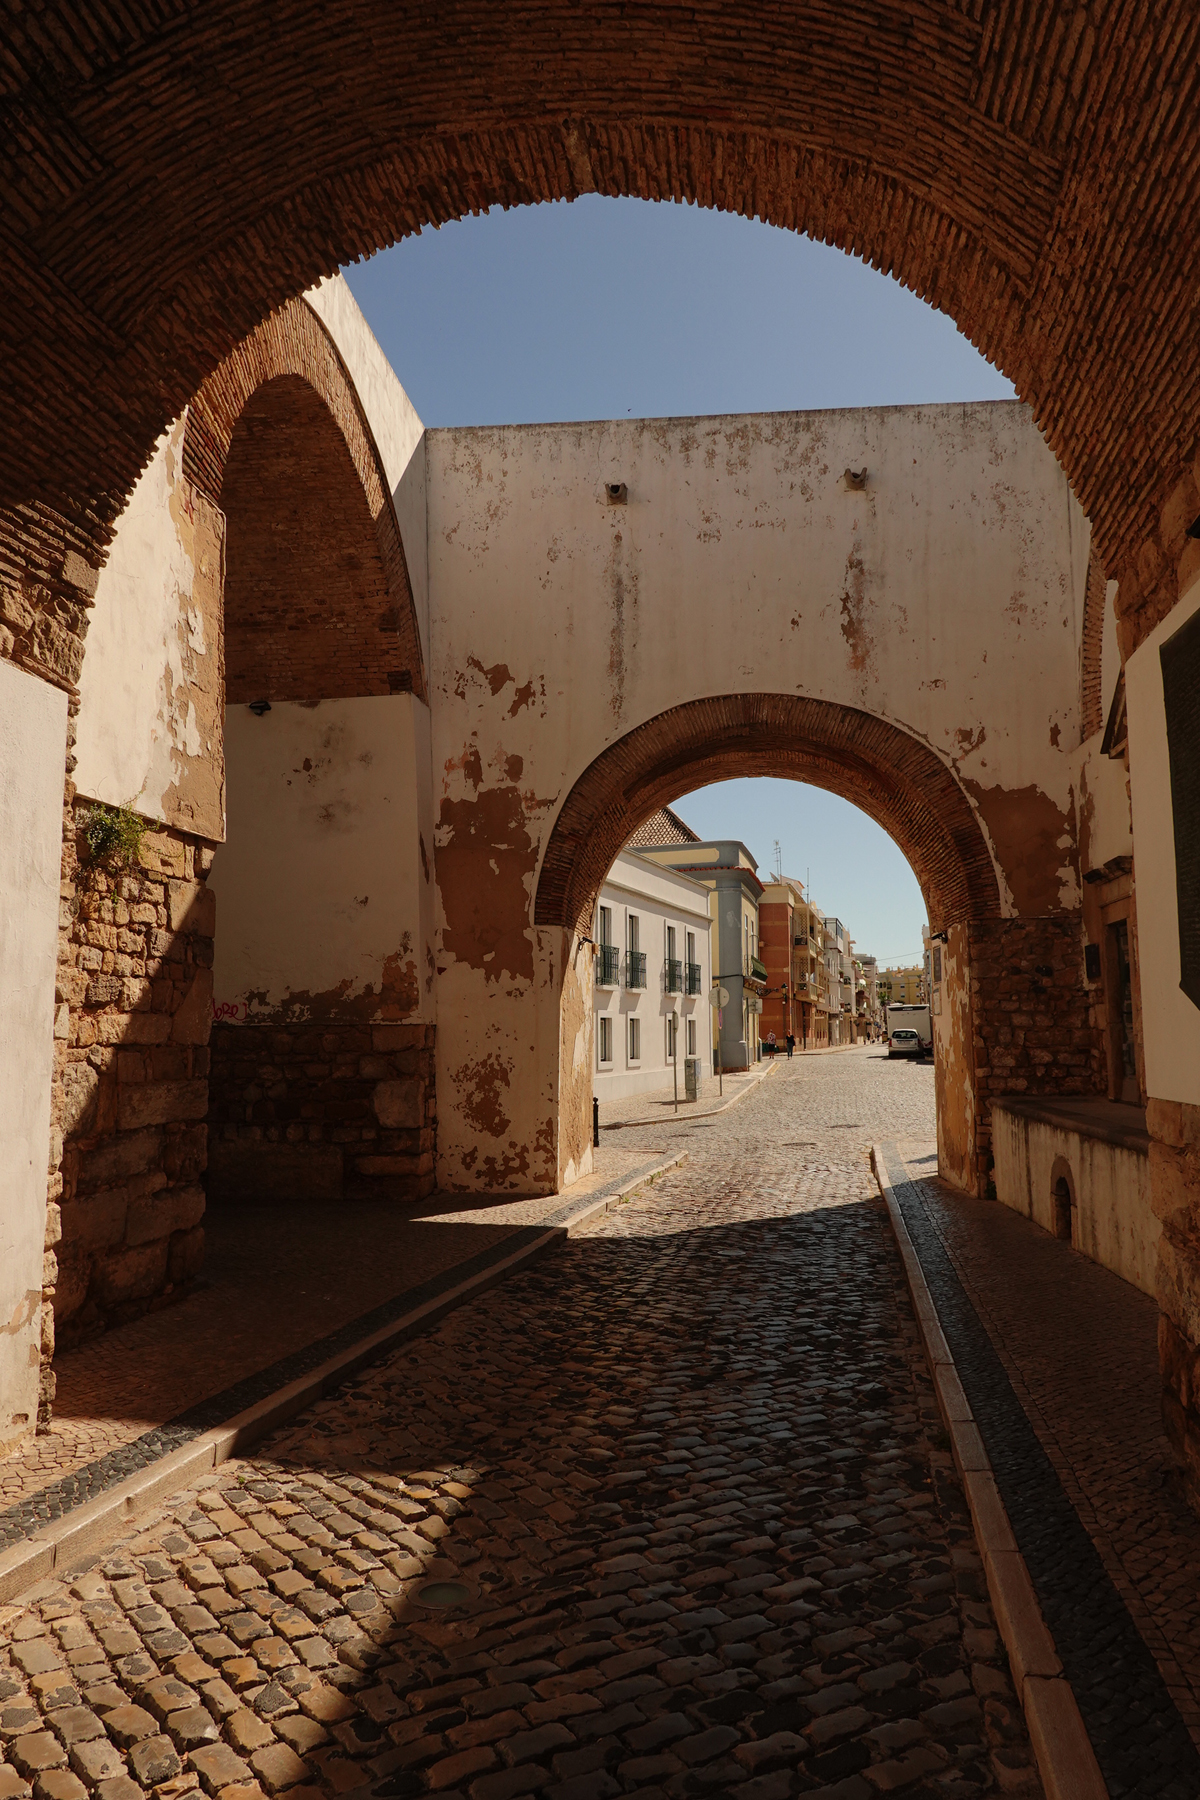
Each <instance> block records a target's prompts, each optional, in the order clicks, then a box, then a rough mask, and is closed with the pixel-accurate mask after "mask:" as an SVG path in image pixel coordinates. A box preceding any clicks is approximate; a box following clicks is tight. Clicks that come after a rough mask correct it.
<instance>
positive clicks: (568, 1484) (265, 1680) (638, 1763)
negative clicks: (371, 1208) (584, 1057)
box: [0, 1152, 1040, 1800]
mask: <svg viewBox="0 0 1200 1800" xmlns="http://www.w3.org/2000/svg"><path fill="white" fill-rule="evenodd" d="M870 1191H871V1189H870V1182H869V1178H868V1177H867V1175H866V1172H865V1168H864V1167H863V1166H862V1165H861V1164H860V1165H859V1166H857V1167H852V1166H850V1165H846V1166H845V1167H843V1168H841V1169H838V1170H832V1169H823V1170H819V1171H817V1172H816V1174H815V1175H814V1172H813V1171H812V1169H811V1168H810V1169H803V1168H802V1167H798V1165H797V1164H796V1163H795V1161H794V1160H790V1161H789V1160H788V1158H787V1157H785V1156H784V1155H783V1154H781V1153H779V1152H772V1153H770V1154H769V1155H766V1156H764V1157H763V1158H762V1159H761V1160H760V1163H759V1166H758V1167H757V1168H756V1169H755V1170H754V1172H753V1180H752V1181H749V1180H748V1179H747V1171H746V1169H745V1168H743V1169H741V1170H740V1171H736V1172H734V1173H733V1174H731V1172H730V1170H729V1168H728V1166H727V1165H726V1164H725V1163H724V1162H722V1164H721V1165H720V1168H719V1170H714V1171H711V1172H710V1173H709V1174H708V1175H707V1176H703V1175H697V1174H696V1173H694V1172H693V1171H691V1170H689V1171H685V1172H682V1173H679V1174H675V1175H671V1176H668V1177H666V1178H664V1180H663V1181H662V1182H661V1183H660V1184H659V1185H658V1187H657V1188H656V1189H655V1190H654V1192H653V1194H652V1196H648V1197H644V1198H639V1199H637V1200H635V1201H634V1202H632V1203H630V1204H629V1205H628V1206H625V1207H622V1208H620V1209H619V1210H618V1211H617V1212H615V1213H613V1214H611V1215H609V1216H608V1217H607V1218H606V1219H605V1220H604V1221H603V1222H602V1223H601V1224H599V1225H598V1226H596V1227H595V1228H594V1229H591V1230H589V1232H588V1233H587V1234H585V1235H583V1236H582V1237H581V1238H579V1239H577V1240H573V1241H572V1243H571V1244H570V1245H568V1246H567V1247H566V1248H565V1249H564V1250H563V1251H562V1252H561V1254H560V1255H559V1256H558V1257H556V1258H555V1259H554V1261H553V1262H552V1263H547V1264H545V1265H539V1266H537V1267H535V1268H532V1269H530V1270H528V1271H526V1272H524V1273H523V1274H521V1275H520V1276H518V1277H516V1278H513V1279H511V1280H510V1281H508V1282H507V1283H505V1285H504V1286H503V1287H502V1288H498V1289H495V1290H493V1291H492V1292H491V1293H489V1294H487V1295H486V1296H484V1297H482V1298H481V1299H480V1300H478V1301H477V1302H475V1303H474V1304H472V1305H471V1306H470V1307H468V1308H463V1309H462V1310H461V1311H459V1312H457V1313H455V1314H454V1315H452V1316H451V1317H450V1318H448V1319H447V1320H445V1321H444V1322H443V1323H442V1324H441V1325H440V1326H439V1327H438V1329H437V1330H436V1331H433V1332H431V1333H429V1334H428V1336H426V1337H424V1338H421V1339H419V1340H414V1341H413V1342H412V1343H410V1344H407V1345H405V1346H404V1347H403V1348H402V1349H400V1350H399V1351H398V1352H396V1353H395V1354H393V1355H392V1356H391V1357H390V1358H389V1359H388V1360H387V1361H386V1362H384V1363H381V1364H379V1365H378V1366H376V1367H375V1368H373V1369H371V1370H370V1371H368V1372H367V1373H365V1374H364V1375H362V1376H360V1377H359V1378H358V1379H357V1380H356V1381H354V1382H353V1383H350V1384H348V1385H347V1387H346V1388H345V1389H343V1390H342V1391H341V1392H340V1393H339V1394H338V1395H336V1396H332V1397H331V1398H330V1399H329V1400H327V1401H325V1402H322V1403H321V1404H320V1405H318V1406H317V1407H315V1408H314V1409H313V1410H312V1412H311V1413H310V1414H308V1415H307V1416H306V1417H305V1418H304V1419H303V1420H302V1421H300V1422H298V1423H296V1424H293V1425H290V1426H288V1427H286V1428H285V1429H284V1430H282V1431H281V1432H280V1433H278V1434H277V1435H276V1437H275V1438H274V1439H273V1440H271V1441H270V1442H268V1443H267V1444H266V1445H265V1446H264V1450H263V1454H262V1455H261V1456H259V1457H256V1458H255V1459H254V1460H253V1461H252V1462H245V1463H241V1464H234V1465H229V1466H227V1467H226V1468H224V1469H222V1470H221V1471H220V1473H219V1476H218V1477H216V1478H214V1480H213V1482H212V1483H211V1484H208V1485H206V1486H205V1487H204V1488H203V1489H201V1490H198V1491H196V1492H194V1493H192V1494H189V1495H184V1496H182V1497H181V1498H180V1499H179V1501H178V1502H177V1503H176V1504H174V1505H172V1507H171V1508H170V1509H169V1511H168V1512H167V1513H166V1514H165V1515H164V1516H163V1518H162V1519H161V1520H160V1521H158V1522H155V1523H152V1524H151V1525H150V1526H149V1527H147V1529H146V1530H144V1531H143V1532H141V1533H139V1534H138V1536H137V1537H135V1538H133V1539H132V1540H130V1541H129V1542H128V1543H127V1544H125V1545H124V1546H121V1547H120V1548H119V1549H118V1550H117V1551H116V1552H114V1553H113V1554H112V1555H110V1556H109V1557H108V1558H107V1559H106V1560H105V1561H104V1562H103V1563H102V1565H101V1568H100V1570H99V1571H98V1572H97V1573H94V1574H92V1575H89V1576H85V1577H83V1578H82V1580H81V1581H80V1582H78V1583H76V1584H75V1586H74V1588H73V1590H70V1591H68V1589H67V1588H65V1587H64V1586H62V1585H61V1584H48V1585H47V1586H46V1588H45V1589H44V1590H42V1591H41V1592H40V1594H39V1595H38V1596H35V1604H34V1605H32V1606H31V1607H30V1608H29V1609H28V1610H27V1611H25V1612H23V1613H21V1614H20V1615H19V1616H18V1617H17V1618H16V1619H15V1620H13V1621H12V1622H11V1625H10V1631H9V1638H10V1649H9V1652H8V1656H7V1669H6V1670H0V1697H3V1700H4V1704H3V1707H2V1708H0V1733H5V1734H7V1737H6V1754H7V1758H8V1762H7V1765H6V1769H8V1768H11V1770H12V1771H13V1781H12V1782H11V1783H10V1785H9V1786H8V1787H3V1786H0V1796H3V1795H13V1796H16V1795H18V1794H20V1793H22V1792H24V1791H27V1788H28V1784H29V1783H30V1782H31V1781H32V1780H34V1779H38V1778H39V1777H38V1769H39V1768H52V1767H54V1766H56V1761H55V1759H57V1766H59V1767H63V1768H65V1765H66V1763H67V1762H68V1761H69V1762H70V1764H71V1767H72V1769H74V1770H76V1772H77V1774H78V1776H79V1780H80V1781H82V1783H83V1788H93V1787H95V1786H96V1784H97V1782H98V1781H99V1780H100V1777H99V1776H98V1775H97V1774H95V1770H98V1769H99V1768H100V1767H103V1768H104V1769H105V1770H106V1771H107V1772H108V1773H107V1775H106V1776H105V1780H111V1779H113V1778H115V1777H116V1776H118V1775H121V1776H124V1775H126V1774H128V1776H129V1777H130V1780H129V1781H128V1783H127V1788H126V1789H120V1790H118V1789H117V1788H115V1787H113V1788H107V1789H105V1791H103V1792H102V1793H100V1795H99V1800H134V1796H135V1793H136V1789H135V1786H134V1784H135V1783H136V1784H138V1785H139V1786H140V1787H142V1788H146V1787H154V1788H155V1789H157V1790H158V1791H159V1792H160V1793H162V1796H163V1800H176V1797H177V1796H178V1794H179V1793H180V1792H181V1791H182V1790H181V1789H180V1788H179V1787H177V1786H175V1785H173V1784H174V1783H176V1781H177V1780H178V1778H179V1777H180V1775H181V1772H182V1775H183V1779H184V1780H185V1781H186V1778H187V1772H188V1771H190V1772H191V1773H193V1774H194V1775H195V1776H196V1777H197V1778H198V1780H199V1782H200V1783H201V1784H202V1786H203V1787H204V1788H205V1789H206V1790H207V1792H208V1793H209V1794H211V1795H214V1796H216V1797H217V1800H251V1797H252V1796H254V1795H256V1794H257V1793H258V1791H260V1789H262V1790H265V1791H267V1792H269V1793H271V1794H274V1793H278V1792H282V1791H284V1790H287V1791H289V1792H290V1793H291V1794H292V1795H293V1800H301V1797H302V1796H312V1795H315V1794H316V1793H321V1794H323V1795H326V1796H333V1795H339V1794H343V1793H347V1792H351V1793H355V1794H359V1793H361V1794H362V1795H364V1796H365V1795H366V1794H367V1793H370V1794H372V1795H374V1796H377V1797H378V1800H404V1797H405V1796H408V1795H418V1794H424V1793H426V1792H436V1793H439V1794H442V1795H444V1796H447V1797H449V1796H460V1795H462V1796H469V1800H508V1797H509V1796H516V1795H523V1794H542V1795H546V1796H550V1797H553V1800H604V1797H606V1796H616V1795H620V1794H625V1793H629V1794H633V1793H636V1794H639V1795H641V1796H642V1797H643V1800H652V1797H665V1796H670V1797H676V1796H678V1797H683V1796H690V1795H696V1796H703V1795H706V1794H712V1795H723V1794H735V1795H737V1796H738V1797H739V1800H787V1797H790V1796H792V1795H799V1794H816V1795H821V1796H824V1797H825V1800H834V1797H835V1796H836V1800H873V1797H874V1796H876V1795H878V1794H880V1793H887V1792H892V1791H903V1792H904V1793H905V1794H906V1795H914V1796H934V1795H936V1796H939V1797H942V1800H945V1797H956V1800H958V1797H961V1800H968V1797H970V1796H975V1795H981V1794H984V1793H987V1792H992V1791H995V1790H997V1789H1000V1790H1001V1791H1005V1792H1009V1793H1022V1794H1029V1795H1036V1794H1037V1793H1038V1792H1039V1791H1040V1790H1039V1787H1038V1784H1037V1779H1036V1776H1035V1774H1034V1772H1033V1770H1032V1767H1031V1763H1030V1756H1029V1747H1028V1743H1027V1740H1026V1738H1025V1734H1024V1724H1023V1720H1022V1719H1021V1716H1020V1711H1019V1708H1018V1707H1017V1706H1016V1703H1015V1701H1014V1699H1013V1696H1012V1692H1011V1689H1010V1686H1009V1683H1008V1678H1007V1672H1006V1668H1005V1663H1004V1657H1003V1653H1002V1651H1001V1650H1000V1647H999V1644H998V1641H997V1637H996V1633H995V1628H994V1621H993V1619H992V1615H991V1611H990V1608H989V1605H988V1602H987V1596H986V1590H985V1586H984V1582H983V1577H982V1573H981V1569H980V1564H979V1558H978V1555H977V1553H976V1548H975V1544H974V1539H973V1537H972V1533H971V1529H970V1524H969V1520H968V1517H967V1513H966V1508H965V1504H964V1501H963V1497H962V1494H961V1490H960V1489H959V1487H958V1485H957V1482H956V1480H955V1477H954V1471H953V1467H952V1464H951V1461H950V1458H949V1456H948V1454H947V1452H946V1450H945V1448H944V1445H942V1444H941V1443H939V1438H940V1432H939V1427H938V1421H937V1411H936V1406H935V1403H934V1400H933V1397H932V1390H931V1386H930V1383H929V1379H928V1374H927V1371H926V1369H925V1365H924V1362H923V1359H922V1357H921V1353H920V1349H919V1343H918V1339H917V1334H916V1329H915V1324H914V1321H913V1318H912V1315H911V1311H910V1308H909V1305H908V1301H907V1295H906V1294H905V1292H904V1290H903V1286H902V1278H901V1273H900V1267H899V1261H898V1258H897V1256H896V1253H895V1249H894V1245H893V1243H892V1240H891V1237H890V1234H889V1232H888V1229H887V1225H886V1220H885V1218H884V1217H883V1216H882V1212H881V1209H880V1208H879V1207H878V1206H872V1205H870V1204H863V1202H864V1201H866V1200H868V1198H869V1195H870ZM431 1579H436V1580H437V1581H439V1582H460V1583H461V1584H462V1585H463V1586H464V1587H465V1588H466V1590H467V1597H466V1600H465V1602H464V1603H463V1604H462V1605H461V1606H460V1607H459V1608H458V1610H457V1611H450V1612H443V1611H438V1610H435V1609H432V1608H431V1607H429V1606H427V1605H426V1604H424V1603H423V1601H422V1590H423V1587H424V1584H425V1583H427V1582H428V1581H430V1580H431ZM168 1678H169V1679H168ZM134 1715H138V1717H136V1718H135V1717H134ZM185 1715H186V1717H185ZM141 1721H145V1723H144V1724H143V1723H142V1722H141ZM138 1732H140V1733H141V1734H142V1735H141V1736H140V1737H139V1736H136V1735H135V1734H136V1733H138ZM73 1733H75V1734H77V1735H76V1736H72V1734H73ZM34 1739H38V1740H39V1741H40V1743H41V1748H40V1749H39V1748H38V1745H37V1744H35V1743H34V1741H33V1740H34ZM89 1744H90V1745H94V1746H97V1748H95V1749H94V1751H89V1752H88V1754H87V1755H85V1754H84V1749H81V1748H79V1746H80V1745H83V1746H84V1748H86V1746H87V1745H89ZM146 1746H154V1748H147V1747H146ZM102 1753H103V1754H102ZM43 1754H44V1755H45V1757H46V1758H48V1759H49V1760H48V1761H47V1762H45V1763H42V1764H38V1762H37V1758H38V1757H39V1756H41V1755H43ZM89 1756H90V1757H91V1761H90V1762H89V1760H88V1758H89ZM3 1772H4V1771H0V1773H3ZM164 1784H167V1787H166V1789H165V1791H164ZM43 1787H45V1784H44V1783H43ZM83 1788H80V1789H79V1790H78V1792H76V1793H75V1794H74V1795H73V1794H72V1792H71V1790H69V1789H63V1790H62V1791H61V1792H60V1791H59V1790H58V1789H57V1788H55V1789H53V1791H50V1789H49V1788H47V1789H46V1791H45V1793H42V1792H41V1790H39V1797H38V1800H81V1795H82V1791H83Z"/></svg>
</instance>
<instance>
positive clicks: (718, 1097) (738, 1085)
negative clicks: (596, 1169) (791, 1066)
mask: <svg viewBox="0 0 1200 1800" xmlns="http://www.w3.org/2000/svg"><path fill="white" fill-rule="evenodd" d="M773 1060H774V1059H770V1058H767V1057H764V1058H763V1060H762V1062H761V1063H756V1064H755V1065H754V1067H753V1068H752V1069H738V1070H736V1071H730V1072H729V1073H728V1074H726V1075H724V1076H722V1077H721V1078H719V1079H718V1077H717V1076H716V1075H706V1076H705V1077H704V1080H703V1081H702V1082H701V1083H700V1090H699V1095H698V1098H697V1099H695V1100H685V1099H684V1097H683V1086H682V1082H681V1083H680V1088H679V1095H678V1100H679V1110H678V1114H677V1113H676V1110H675V1100H676V1095H675V1089H674V1087H664V1088H655V1090H654V1091H653V1093H649V1094H629V1095H627V1096H626V1098H625V1099H623V1100H602V1101H601V1102H600V1129H601V1131H602V1132H603V1131H619V1130H622V1129H623V1128H624V1127H626V1126H629V1125H657V1124H671V1123H675V1122H676V1121H677V1122H678V1123H679V1124H684V1123H685V1122H686V1121H688V1120H690V1119H707V1118H710V1117H711V1116H712V1114H713V1113H717V1112H723V1111H724V1109H725V1108H726V1107H727V1106H732V1105H733V1103H734V1101H735V1100H740V1099H741V1098H742V1096H743V1095H744V1094H748V1093H750V1092H752V1090H753V1089H754V1088H756V1087H757V1086H758V1085H759V1083H760V1082H762V1081H764V1080H765V1079H766V1077H767V1076H768V1075H769V1074H770V1073H771V1067H772V1062H773ZM781 1060H783V1061H786V1060H787V1059H786V1057H784V1058H782V1059H781ZM603 1141H604V1140H603V1139H601V1143H602V1144H603Z"/></svg>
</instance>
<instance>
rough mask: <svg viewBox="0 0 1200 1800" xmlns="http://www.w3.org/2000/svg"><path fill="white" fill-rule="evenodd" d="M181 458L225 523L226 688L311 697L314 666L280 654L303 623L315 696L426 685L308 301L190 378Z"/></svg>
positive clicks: (397, 540)
mask: <svg viewBox="0 0 1200 1800" xmlns="http://www.w3.org/2000/svg"><path fill="white" fill-rule="evenodd" d="M183 469H184V473H185V475H187V476H188V478H189V480H190V481H191V482H192V483H193V485H194V486H195V487H197V488H199V489H200V490H201V492H203V493H204V494H206V495H207V496H208V498H209V499H210V500H213V501H214V502H215V503H216V504H217V505H218V506H220V507H221V508H222V510H223V511H224V512H225V513H226V515H227V517H228V520H229V531H230V545H229V550H230V554H229V559H228V575H227V582H226V627H227V633H228V634H229V635H228V642H227V655H226V663H227V671H226V673H227V682H228V687H229V697H230V699H232V700H243V699H245V700H249V699H253V698H255V697H256V696H257V692H258V689H259V688H261V689H262V691H263V693H264V695H265V697H268V698H276V699H310V698H317V697H318V696H317V695H316V694H314V693H312V692H311V691H310V690H311V677H310V676H308V675H307V674H306V673H305V671H304V669H302V668H301V667H299V666H296V665H295V664H294V662H293V663H290V664H289V662H288V661H287V653H288V652H289V651H290V650H291V648H293V647H294V644H295V641H296V640H297V638H298V636H301V635H302V636H304V637H305V639H306V641H307V648H308V650H309V651H310V653H311V659H318V660H319V659H320V658H321V656H322V654H323V651H322V640H324V643H325V646H326V647H327V651H328V654H330V655H333V656H334V658H335V660H334V662H333V663H330V662H328V661H326V663H325V668H324V677H323V679H324V684H325V692H324V693H323V694H322V695H321V696H319V697H323V698H334V697H336V696H340V695H342V694H349V693H356V694H374V693H382V694H386V693H391V692H397V691H404V692H408V691H412V692H414V693H416V694H417V695H419V696H420V697H421V698H422V699H424V698H425V675H424V668H423V665H422V659H421V642H420V637H419V634H418V630H417V619H416V611H415V608H414V605H413V597H412V587H411V584H410V582H409V577H408V564H407V562H406V560H405V555H404V545H403V542H402V541H401V537H400V527H399V525H398V523H397V520H396V511H395V508H394V506H393V505H392V497H391V491H390V488H389V484H388V480H387V475H386V472H385V471H384V468H383V463H382V459H381V458H380V454H379V450H378V448H377V446H376V444H375V439H374V437H373V435H372V432H371V428H370V426H369V424H368V423H367V420H366V417H365V415H364V413H363V410H362V404H361V402H360V400H359V398H358V395H357V393H356V391H355V388H354V384H353V382H352V381H351V379H350V376H349V374H348V372H347V370H346V367H345V364H344V363H343V362H342V359H341V357H340V356H339V354H338V351H337V347H336V346H335V344H334V342H333V340H332V338H331V337H330V336H329V333H328V332H327V331H326V329H325V327H324V325H323V324H322V323H321V321H320V319H318V318H317V316H316V314H315V313H314V312H313V310H312V308H311V307H309V306H307V305H306V304H305V303H304V301H302V300H293V301H290V302H289V303H288V304H287V305H285V306H284V307H282V308H281V309H280V311H279V312H277V313H274V314H273V315H272V316H271V317H270V318H269V319H267V320H266V321H265V322H264V323H263V324H261V325H260V326H259V327H258V329H257V330H255V331H253V332H251V334H250V336H249V337H248V338H246V339H245V340H244V341H243V342H242V343H240V344H238V345H237V346H236V348H235V349H234V350H233V351H232V352H231V353H230V355H229V356H227V357H226V358H225V360H224V361H223V362H222V363H221V364H220V366H219V367H218V368H216V369H215V370H214V371H213V373H212V374H211V375H210V376H209V378H208V380H207V381H206V382H205V383H204V385H203V386H202V387H201V389H200V391H199V392H198V393H197V394H196V396H195V398H194V399H193V400H192V401H191V403H190V404H189V406H188V410H187V423H186V427H185V431H184V439H183ZM239 536H240V541H239ZM298 625H300V626H301V627H302V630H301V632H299V633H298V631H297V626H298ZM289 638H290V639H291V640H292V642H291V643H290V644H289ZM335 643H336V646H337V647H336V650H335V649H334V646H335ZM255 681H257V682H258V687H256V688H255V691H254V692H251V691H250V689H249V688H247V689H246V691H245V692H243V691H242V688H243V687H244V686H245V684H246V683H247V682H249V683H250V684H251V686H253V685H254V683H255ZM264 683H265V686H264Z"/></svg>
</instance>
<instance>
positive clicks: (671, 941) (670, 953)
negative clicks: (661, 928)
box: [667, 925, 675, 962]
mask: <svg viewBox="0 0 1200 1800" xmlns="http://www.w3.org/2000/svg"><path fill="white" fill-rule="evenodd" d="M667 961H668V962H674V961H675V927H674V926H673V925H668V926H667Z"/></svg>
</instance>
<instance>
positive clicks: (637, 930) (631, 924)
mask: <svg viewBox="0 0 1200 1800" xmlns="http://www.w3.org/2000/svg"><path fill="white" fill-rule="evenodd" d="M625 929H626V931H627V932H628V941H627V942H626V945H625V948H626V949H627V950H630V951H632V952H633V954H634V956H636V955H637V953H638V951H639V950H640V949H641V947H642V941H641V939H642V922H641V919H640V918H639V917H638V915H637V913H630V914H629V915H628V917H627V918H626V921H625Z"/></svg>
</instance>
